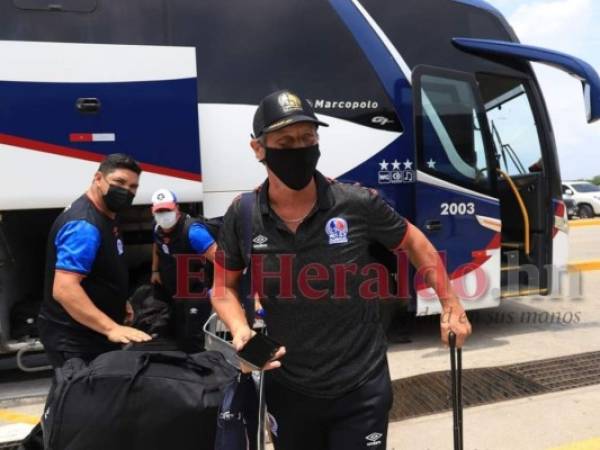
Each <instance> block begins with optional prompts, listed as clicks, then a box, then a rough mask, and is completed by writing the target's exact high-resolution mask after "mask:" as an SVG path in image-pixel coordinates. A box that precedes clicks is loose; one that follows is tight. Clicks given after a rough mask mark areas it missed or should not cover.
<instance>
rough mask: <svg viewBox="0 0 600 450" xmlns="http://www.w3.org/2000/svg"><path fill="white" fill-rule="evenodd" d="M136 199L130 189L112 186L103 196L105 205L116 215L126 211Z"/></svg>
mask: <svg viewBox="0 0 600 450" xmlns="http://www.w3.org/2000/svg"><path fill="white" fill-rule="evenodd" d="M134 197H135V195H134V194H132V193H131V192H130V191H129V190H128V189H125V188H123V187H121V186H116V185H114V184H110V185H109V188H108V191H107V192H106V194H104V195H103V196H102V198H103V199H104V204H105V205H106V207H107V208H108V209H110V210H111V211H112V212H114V213H119V212H121V211H124V210H126V209H127V208H129V207H130V206H131V204H132V203H133V198H134Z"/></svg>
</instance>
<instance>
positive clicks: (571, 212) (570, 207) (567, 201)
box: [563, 193, 577, 219]
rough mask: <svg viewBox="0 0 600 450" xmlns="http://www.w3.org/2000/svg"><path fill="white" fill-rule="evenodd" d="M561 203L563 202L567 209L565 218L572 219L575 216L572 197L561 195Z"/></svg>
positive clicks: (575, 210)
mask: <svg viewBox="0 0 600 450" xmlns="http://www.w3.org/2000/svg"><path fill="white" fill-rule="evenodd" d="M563 201H564V202H565V207H566V208H567V217H568V218H569V219H572V218H573V217H574V216H576V215H577V207H576V206H575V200H573V196H572V195H569V194H566V193H563Z"/></svg>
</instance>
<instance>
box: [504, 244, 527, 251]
mask: <svg viewBox="0 0 600 450" xmlns="http://www.w3.org/2000/svg"><path fill="white" fill-rule="evenodd" d="M502 248H512V249H515V250H523V249H524V248H525V244H523V242H502Z"/></svg>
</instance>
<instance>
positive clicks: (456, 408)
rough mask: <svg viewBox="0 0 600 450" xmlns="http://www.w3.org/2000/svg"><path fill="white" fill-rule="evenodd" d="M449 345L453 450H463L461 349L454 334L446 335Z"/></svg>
mask: <svg viewBox="0 0 600 450" xmlns="http://www.w3.org/2000/svg"><path fill="white" fill-rule="evenodd" d="M448 343H449V345H450V368H451V373H450V375H451V384H452V385H451V389H450V390H451V392H452V419H453V425H454V450H463V420H462V419H463V418H462V410H463V403H462V349H460V348H457V347H456V334H454V332H452V331H451V332H450V333H449V334H448Z"/></svg>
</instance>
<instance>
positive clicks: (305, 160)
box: [263, 144, 321, 191]
mask: <svg viewBox="0 0 600 450" xmlns="http://www.w3.org/2000/svg"><path fill="white" fill-rule="evenodd" d="M319 156H321V152H320V151H319V144H316V145H311V146H310V147H303V148H271V147H266V146H265V159H264V160H263V161H264V162H265V163H266V164H267V167H268V168H269V169H271V170H272V171H273V173H274V174H275V175H277V177H278V178H279V179H280V180H281V181H283V182H284V183H285V185H286V186H287V187H289V188H290V189H294V190H296V191H299V190H301V189H304V188H305V187H306V186H307V185H308V183H309V182H310V180H312V178H313V176H314V174H315V168H316V167H317V161H318V160H319Z"/></svg>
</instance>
